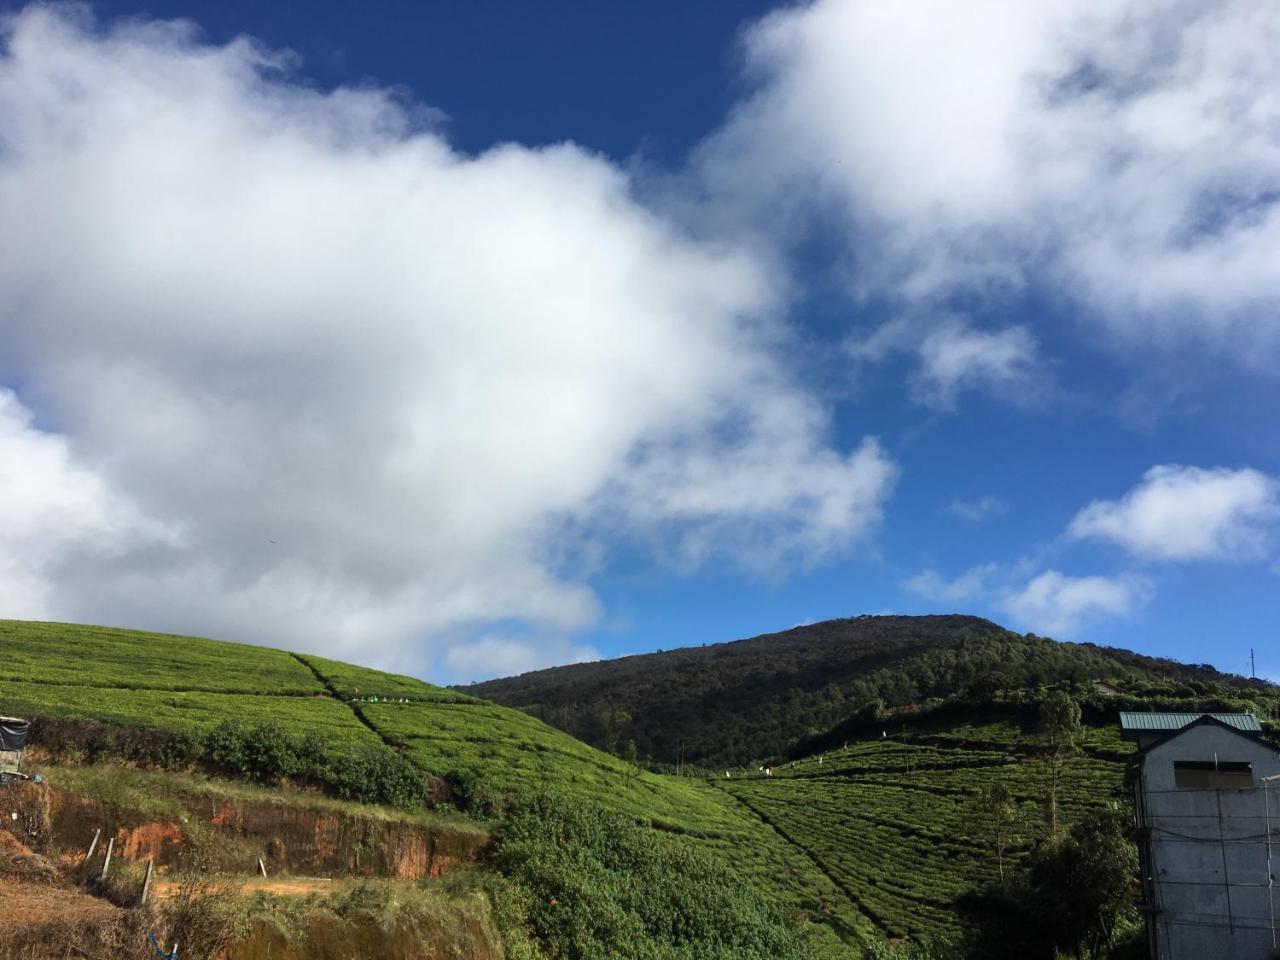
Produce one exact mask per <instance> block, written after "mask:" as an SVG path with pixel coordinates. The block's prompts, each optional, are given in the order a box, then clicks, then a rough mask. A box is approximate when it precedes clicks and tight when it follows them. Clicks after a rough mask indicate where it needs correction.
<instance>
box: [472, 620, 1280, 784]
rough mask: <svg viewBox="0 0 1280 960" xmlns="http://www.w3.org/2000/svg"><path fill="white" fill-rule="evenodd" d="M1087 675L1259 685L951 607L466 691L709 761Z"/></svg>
mask: <svg viewBox="0 0 1280 960" xmlns="http://www.w3.org/2000/svg"><path fill="white" fill-rule="evenodd" d="M1094 680H1105V681H1107V682H1108V686H1109V687H1112V688H1114V689H1118V690H1121V691H1122V692H1124V693H1126V694H1131V695H1132V696H1134V697H1136V698H1137V699H1138V700H1140V701H1141V700H1143V698H1147V697H1156V698H1157V699H1159V700H1160V701H1161V702H1169V703H1177V704H1183V703H1187V704H1190V703H1194V702H1196V701H1198V700H1204V699H1213V700H1215V701H1217V700H1223V699H1226V700H1230V699H1232V698H1248V697H1250V696H1253V695H1254V694H1255V693H1257V691H1259V690H1260V689H1263V688H1262V687H1260V686H1259V685H1258V684H1257V682H1253V681H1248V680H1245V679H1244V678H1240V677H1234V676H1230V675H1227V674H1221V673H1219V672H1218V671H1216V670H1214V669H1213V668H1212V667H1207V666H1188V665H1185V664H1180V663H1176V662H1174V661H1171V660H1162V659H1158V658H1153V657H1146V656H1142V655H1140V654H1136V653H1132V652H1131V651H1127V650H1120V649H1114V648H1102V647H1095V646H1092V645H1089V644H1071V643H1059V642H1056V641H1053V640H1049V639H1046V638H1043V637H1035V636H1032V635H1027V636H1022V635H1019V634H1016V633H1012V632H1010V631H1008V630H1005V629H1004V628H1003V627H1001V626H999V625H998V624H995V623H992V622H991V621H989V620H984V619H981V618H979V617H970V616H961V615H950V616H923V617H899V616H883V617H872V616H861V617H853V618H848V619H843V620H830V621H826V622H823V623H815V624H811V625H806V626H801V627H796V628H794V629H792V630H785V631H782V632H780V633H771V634H765V635H763V636H758V637H753V638H750V639H746V640H737V641H732V642H728V643H716V644H710V645H706V646H702V647H691V648H686V649H681V650H669V651H665V652H659V653H650V654H643V655H639V656H630V657H621V658H618V659H616V660H603V661H599V662H595V663H581V664H573V665H570V666H564V667H553V668H551V669H547V670H539V671H536V672H533V673H526V674H523V675H521V676H518V677H510V678H505V679H500V680H489V681H485V682H483V683H477V684H473V685H471V686H469V687H465V688H462V689H464V690H465V691H466V692H468V693H472V694H476V695H478V696H482V697H485V698H487V699H489V700H493V701H495V702H497V703H502V704H505V705H507V706H512V707H516V708H519V709H521V710H524V711H526V712H528V713H530V714H532V715H534V716H536V717H539V718H541V719H543V720H545V721H546V722H547V723H550V724H552V725H553V726H556V727H558V728H560V729H562V730H565V731H567V732H569V733H572V734H573V735H574V736H575V737H577V738H579V739H581V740H583V741H585V742H587V743H591V744H594V745H596V746H599V747H605V746H608V745H609V743H608V741H610V740H612V741H615V742H616V743H617V744H619V745H621V744H624V743H625V742H626V741H627V740H634V741H635V742H636V746H637V749H638V751H639V753H640V755H641V756H645V757H649V758H650V759H651V760H652V761H653V762H655V763H659V764H671V763H674V762H675V760H676V757H677V749H679V751H680V754H681V756H682V757H683V759H684V761H685V762H692V763H698V764H703V765H705V766H707V767H711V768H715V767H725V766H733V765H741V764H749V763H752V762H753V761H758V760H762V759H768V758H781V757H783V756H786V755H788V754H789V753H791V752H793V751H794V750H795V749H796V747H797V745H798V744H799V743H800V742H801V741H802V740H803V738H806V737H813V736H814V735H819V734H821V733H822V732H823V731H826V730H829V729H830V728H832V727H834V726H836V725H838V724H841V723H843V722H845V721H847V720H848V719H849V718H850V717H851V716H852V715H854V714H855V713H857V712H858V711H860V710H866V709H868V708H872V709H874V708H875V707H876V706H878V705H883V706H885V707H888V708H890V709H892V708H899V707H906V706H909V705H913V704H920V703H923V702H925V701H927V700H930V699H934V698H941V699H946V698H965V699H967V700H971V701H975V702H980V701H983V700H987V699H990V697H991V696H993V695H996V694H998V693H1000V692H1002V691H1017V690H1025V689H1028V688H1031V689H1034V688H1036V687H1038V686H1040V685H1043V684H1053V683H1061V682H1086V681H1094ZM1273 689H1274V688H1273ZM1118 708H1119V707H1118V706H1117V707H1116V709H1118ZM621 715H625V716H621ZM620 720H625V723H619V721H620Z"/></svg>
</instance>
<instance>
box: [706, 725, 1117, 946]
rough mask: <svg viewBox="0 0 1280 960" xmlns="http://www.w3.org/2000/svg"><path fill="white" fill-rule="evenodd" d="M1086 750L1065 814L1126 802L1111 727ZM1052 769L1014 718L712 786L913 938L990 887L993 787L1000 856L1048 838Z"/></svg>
mask: <svg viewBox="0 0 1280 960" xmlns="http://www.w3.org/2000/svg"><path fill="white" fill-rule="evenodd" d="M1082 746H1083V749H1084V753H1083V755H1081V756H1078V757H1072V758H1070V759H1068V760H1066V761H1065V763H1064V770H1063V773H1062V782H1061V786H1060V789H1059V804H1060V808H1061V813H1060V815H1061V817H1062V819H1063V820H1064V821H1065V822H1067V823H1070V821H1071V820H1072V819H1073V818H1074V817H1076V816H1078V815H1080V814H1081V813H1082V812H1083V811H1084V810H1085V809H1086V808H1088V807H1091V806H1098V805H1106V804H1112V803H1121V802H1122V801H1123V765H1122V759H1123V757H1124V756H1125V755H1126V754H1127V753H1128V752H1129V751H1130V750H1131V749H1132V748H1131V747H1130V746H1129V745H1128V744H1126V743H1124V742H1123V741H1121V740H1120V739H1119V734H1118V731H1117V730H1114V729H1112V728H1109V727H1096V728H1086V734H1085V736H1084V738H1083V740H1082ZM1048 776H1049V771H1048V766H1047V764H1046V763H1045V762H1044V761H1043V760H1042V759H1041V758H1040V756H1039V750H1038V747H1037V745H1036V743H1035V738H1034V735H1033V734H1031V733H1030V732H1029V731H1027V730H1024V729H1023V728H1022V727H1021V726H1019V725H1018V724H1017V723H1015V722H1013V721H996V722H991V723H986V724H981V725H976V726H975V725H964V726H959V727H954V728H951V729H927V728H924V729H918V730H910V729H909V730H906V731H899V732H898V734H897V735H896V736H893V737H891V738H889V737H887V738H883V739H879V740H867V741H859V742H854V743H850V744H849V745H848V746H847V748H845V749H840V750H836V751H833V752H831V753H828V754H826V755H824V756H823V757H822V758H821V762H819V758H818V757H816V756H815V757H810V758H806V759H805V760H802V761H798V762H796V763H792V764H788V765H787V766H784V767H782V768H779V769H777V770H775V771H774V776H773V777H770V778H765V777H762V776H753V777H749V778H747V779H738V780H728V781H723V782H721V781H717V783H718V786H719V787H720V788H721V789H723V790H725V791H727V792H728V793H730V794H731V795H732V796H734V797H736V798H737V799H738V800H740V801H741V802H742V803H743V804H744V805H746V806H747V807H749V808H750V809H751V810H752V811H754V812H755V813H756V814H757V815H759V816H760V817H761V818H762V819H763V820H764V821H765V822H767V823H769V824H770V825H772V826H773V827H774V828H775V829H776V830H777V831H778V832H779V833H781V834H782V835H783V836H785V837H786V838H787V840H789V841H790V842H791V843H793V844H794V845H796V846H797V847H798V848H800V849H802V850H804V851H805V852H806V853H807V854H808V855H809V856H810V857H811V858H812V860H813V861H814V863H815V864H817V865H818V866H820V868H821V869H822V870H823V871H824V872H825V873H826V874H827V875H828V876H829V877H830V878H831V879H832V880H833V881H834V882H836V883H837V884H838V885H839V886H840V887H841V888H842V889H844V890H845V891H846V892H848V894H849V896H850V897H851V898H852V899H854V900H855V901H856V902H857V904H858V906H859V909H860V910H861V911H862V912H863V913H864V914H865V915H866V916H867V917H868V918H869V919H870V920H871V921H872V922H874V924H875V925H876V927H877V928H878V929H879V930H880V931H882V932H883V933H885V934H887V935H889V936H892V937H910V938H913V939H921V938H927V937H931V936H946V935H949V934H952V933H954V932H956V930H957V920H956V914H955V912H954V903H955V900H956V898H957V897H959V896H960V895H962V894H964V893H966V892H968V891H970V890H973V889H975V888H977V887H980V886H981V885H983V884H984V883H987V882H989V881H993V880H994V879H995V877H996V862H995V856H994V853H993V844H992V841H991V838H990V820H989V815H988V813H987V811H986V810H985V809H984V808H983V807H982V805H981V804H980V802H979V801H978V793H979V790H980V789H981V788H983V787H984V786H989V785H991V784H995V783H1000V784H1003V785H1005V786H1006V787H1007V788H1008V789H1009V791H1010V792H1011V793H1012V794H1013V796H1014V799H1015V801H1016V814H1015V823H1014V824H1013V825H1012V827H1011V829H1010V836H1011V843H1010V847H1009V850H1008V852H1007V856H1009V857H1010V858H1012V859H1014V860H1016V859H1018V858H1019V857H1022V856H1025V855H1026V853H1027V852H1028V851H1029V850H1030V849H1031V848H1032V846H1033V844H1034V843H1035V842H1036V841H1037V840H1038V839H1039V838H1042V837H1043V836H1044V835H1045V826H1044V810H1043V798H1044V796H1045V793H1046V788H1047V782H1048Z"/></svg>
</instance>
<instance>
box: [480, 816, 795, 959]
mask: <svg viewBox="0 0 1280 960" xmlns="http://www.w3.org/2000/svg"><path fill="white" fill-rule="evenodd" d="M495 845H496V848H497V852H496V855H495V858H494V866H495V867H496V868H497V869H498V871H499V872H500V873H501V874H502V876H503V877H504V879H505V881H506V882H505V883H504V884H502V885H500V886H499V887H498V890H499V902H500V903H502V904H503V905H504V906H505V908H506V912H507V913H508V915H509V916H510V915H514V916H515V917H516V918H518V922H517V923H515V924H509V926H508V929H511V928H514V929H515V930H518V931H522V933H521V934H520V935H517V936H514V937H509V938H508V942H507V950H508V954H509V955H510V956H511V957H513V958H516V960H544V958H545V960H550V958H556V960H590V958H597V957H609V958H612V960H668V958H670V960H678V958H690V960H692V958H695V957H696V958H698V960H756V958H758V960H800V958H803V957H810V956H812V952H811V950H810V949H809V948H808V946H807V945H806V940H807V936H806V934H805V932H804V931H802V930H801V929H800V928H799V927H798V926H797V925H796V923H795V922H794V920H792V919H791V918H789V917H787V916H786V915H784V914H783V913H781V912H779V911H778V910H777V908H776V907H775V906H774V905H773V904H771V903H770V902H769V901H768V900H767V899H766V898H765V897H764V896H762V895H761V893H760V892H758V891H756V890H753V889H752V888H750V887H747V886H743V885H742V884H741V883H739V882H738V881H737V878H736V877H735V876H734V875H733V874H732V873H731V872H729V870H728V869H727V868H726V866H725V865H724V863H723V862H721V861H720V860H718V859H717V858H715V857H712V856H709V855H708V854H707V853H706V852H705V851H703V850H700V849H698V848H696V847H693V846H691V845H690V844H688V843H682V842H680V841H679V840H678V838H675V837H666V836H662V835H654V833H653V832H652V831H650V830H645V829H642V828H641V827H639V826H637V825H636V823H635V821H634V820H631V819H630V818H625V817H619V816H616V815H611V814H605V815H603V816H601V815H598V814H596V813H594V812H592V811H590V810H588V809H584V808H583V806H582V805H581V804H579V803H574V802H570V801H566V800H563V799H548V798H543V799H539V800H536V801H533V802H530V803H528V804H526V805H523V806H521V807H520V808H519V809H518V810H516V811H514V812H513V813H512V815H511V816H510V817H508V818H507V819H506V821H504V823H503V824H502V826H501V828H500V829H499V831H498V833H497V835H496V837H495ZM523 931H527V933H523Z"/></svg>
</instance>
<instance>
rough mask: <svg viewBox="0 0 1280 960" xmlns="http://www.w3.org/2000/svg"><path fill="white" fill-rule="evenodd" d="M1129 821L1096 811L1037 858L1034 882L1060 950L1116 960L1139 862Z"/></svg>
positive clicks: (1032, 879)
mask: <svg viewBox="0 0 1280 960" xmlns="http://www.w3.org/2000/svg"><path fill="white" fill-rule="evenodd" d="M1124 828H1125V818H1124V816H1123V815H1122V814H1120V813H1119V812H1117V811H1112V810H1097V811H1094V812H1092V813H1090V814H1089V815H1088V816H1087V817H1086V818H1085V819H1084V820H1082V821H1081V822H1080V823H1078V824H1076V825H1075V826H1074V827H1072V829H1071V833H1070V834H1069V835H1068V836H1067V837H1066V838H1064V839H1062V840H1060V841H1058V842H1056V843H1052V844H1048V845H1046V846H1045V847H1044V848H1043V849H1042V850H1041V852H1040V853H1039V854H1037V856H1036V857H1035V858H1034V859H1033V861H1032V864H1031V870H1030V883H1031V887H1032V889H1033V890H1035V891H1036V893H1037V894H1038V895H1039V897H1038V898H1039V900H1040V903H1041V904H1042V905H1043V909H1044V921H1045V925H1046V929H1047V930H1048V931H1049V932H1050V934H1051V935H1052V937H1053V939H1054V941H1055V943H1056V944H1057V946H1058V947H1060V948H1062V949H1066V950H1072V951H1074V952H1076V953H1077V954H1078V953H1079V952H1080V950H1081V949H1082V948H1083V949H1084V950H1086V951H1087V952H1088V954H1089V955H1090V956H1097V955H1098V953H1099V951H1100V950H1101V949H1102V948H1104V947H1105V948H1106V951H1107V956H1114V954H1115V948H1116V939H1115V931H1116V924H1117V922H1118V921H1119V919H1120V917H1121V915H1122V914H1123V913H1125V912H1126V911H1128V910H1130V909H1131V908H1132V906H1133V903H1134V899H1135V887H1136V884H1135V879H1134V878H1135V875H1136V874H1137V869H1138V858H1137V854H1136V852H1135V850H1134V847H1133V844H1132V843H1130V842H1129V841H1128V840H1127V839H1126V837H1125V835H1124Z"/></svg>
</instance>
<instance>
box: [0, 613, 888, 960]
mask: <svg viewBox="0 0 1280 960" xmlns="http://www.w3.org/2000/svg"><path fill="white" fill-rule="evenodd" d="M0 662H3V663H4V664H5V667H4V668H3V670H0V714H7V715H20V716H27V717H34V718H39V719H40V720H43V721H46V723H45V726H46V728H48V729H53V728H55V727H56V728H57V730H58V732H59V733H61V732H63V731H64V730H65V729H66V728H67V727H68V726H69V727H71V728H72V729H75V728H76V725H77V724H81V725H86V729H92V728H94V727H102V728H103V729H104V730H105V733H103V734H100V735H99V736H98V738H97V740H95V741H94V742H93V744H91V747H92V751H91V752H92V758H93V759H104V758H107V755H105V754H103V753H102V752H101V751H102V750H111V749H120V750H122V755H123V756H125V757H126V758H127V759H131V760H137V759H139V755H138V754H137V753H136V752H129V750H127V749H125V748H126V747H127V745H128V741H129V738H130V736H131V734H130V733H129V732H130V731H139V732H140V733H141V735H142V736H143V738H144V739H145V736H146V735H147V734H148V732H150V733H152V734H156V735H163V736H165V737H177V738H179V739H180V740H181V742H182V743H183V744H186V747H185V750H184V751H180V752H179V753H177V754H173V753H172V751H170V752H169V753H165V752H163V751H160V752H155V751H152V752H151V753H145V754H144V755H142V757H141V759H142V760H144V761H146V762H151V763H153V764H154V762H156V761H157V758H159V760H160V762H167V761H168V760H169V758H170V757H173V756H176V758H177V765H178V766H181V765H182V764H184V763H186V762H189V761H191V760H192V759H193V757H195V754H193V752H192V751H196V753H199V752H200V751H203V752H204V753H205V754H206V755H208V754H214V755H216V756H217V757H224V756H227V757H233V758H240V759H236V760H235V761H234V762H235V763H237V764H240V763H243V764H244V766H243V768H242V769H241V768H240V767H238V766H237V767H235V768H234V771H233V772H237V773H239V774H242V775H244V776H246V777H248V778H250V779H259V780H263V781H266V782H270V781H272V780H274V779H276V778H277V777H280V776H288V777H289V778H291V779H297V778H298V770H301V771H302V779H304V780H305V779H308V778H310V779H312V780H313V781H314V782H319V783H320V785H322V786H327V787H329V788H331V790H330V792H334V793H336V794H337V795H338V796H343V797H348V798H352V799H372V800H377V801H379V802H398V800H397V798H396V796H394V795H389V796H383V795H382V794H380V793H377V792H373V793H372V794H365V793H361V792H359V791H356V792H352V789H351V788H352V784H350V783H344V782H343V781H344V779H362V778H363V779H372V780H379V779H384V778H385V779H393V778H401V779H403V773H404V770H403V764H405V763H411V764H412V765H413V766H414V768H415V769H418V770H421V771H422V772H423V773H427V774H430V775H432V776H434V777H437V778H441V779H442V780H444V781H446V782H448V783H449V784H451V785H452V787H453V790H454V791H455V801H456V802H459V803H460V804H461V805H462V806H464V808H466V809H468V810H470V811H471V812H472V813H473V814H475V815H476V816H478V817H480V818H487V819H493V818H500V817H502V816H503V815H504V811H506V810H508V809H515V808H518V807H520V806H522V805H525V804H528V803H532V802H537V800H538V798H539V797H541V796H542V795H543V794H544V793H549V794H553V795H555V796H557V797H561V798H565V799H566V800H567V801H568V802H569V803H571V804H573V805H575V806H576V807H578V808H580V809H583V810H591V809H599V810H602V811H607V812H609V813H612V814H615V815H621V816H625V817H627V818H629V819H630V820H632V821H633V822H638V823H640V824H643V825H647V826H651V827H653V828H656V829H657V830H660V831H661V832H662V834H663V835H664V836H665V837H666V838H667V839H666V840H664V841H663V842H664V843H665V844H667V845H668V846H670V844H676V845H677V846H681V845H684V846H687V847H688V849H689V851H690V855H693V856H698V857H711V858H712V859H713V860H715V862H717V863H719V864H722V865H723V869H724V870H725V871H726V872H727V874H728V875H730V876H733V877H735V878H737V881H738V882H740V883H741V884H742V885H743V889H750V890H754V891H757V892H758V893H759V894H760V895H761V896H764V897H765V898H766V899H767V900H768V901H769V902H771V903H773V904H776V905H777V906H778V908H779V909H781V910H783V911H784V913H785V915H786V916H788V917H789V918H790V920H791V921H792V922H796V923H799V924H800V925H801V926H800V929H803V930H805V931H806V934H807V936H806V941H808V940H812V943H811V944H810V949H811V952H812V953H814V955H817V956H830V957H837V956H849V955H850V951H851V948H850V947H849V946H848V943H849V942H854V943H856V942H858V941H859V940H860V939H861V937H863V936H864V935H866V934H868V933H870V932H871V927H870V925H869V924H868V923H867V921H866V919H865V917H863V916H862V914H861V913H859V911H858V910H857V909H856V908H855V907H854V904H853V902H852V901H851V900H850V898H849V896H848V895H847V894H846V893H845V892H843V891H842V890H840V889H839V887H838V886H837V885H836V884H835V883H833V882H832V881H831V879H830V878H828V877H827V876H825V875H824V874H823V873H822V871H821V870H819V869H817V867H816V866H815V864H814V862H813V860H812V858H811V857H810V856H809V854H808V853H807V852H805V851H804V850H802V849H798V848H796V847H794V846H792V845H791V844H789V843H787V842H786V840H785V839H783V837H782V836H781V835H780V834H779V833H778V832H777V831H775V830H773V829H772V828H770V827H769V826H767V825H766V824H765V823H764V822H763V821H762V820H761V819H760V817H759V816H758V815H756V814H755V813H754V812H752V810H751V809H750V808H749V807H747V806H746V805H744V804H742V803H741V802H739V801H738V800H737V799H735V798H733V797H731V796H729V795H727V794H725V793H723V792H722V791H719V790H717V789H716V788H715V787H714V786H712V785H711V784H709V783H707V782H706V781H705V780H701V779H697V778H691V777H685V778H675V777H668V776H662V775H659V774H655V773H650V772H648V771H645V770H642V769H640V768H639V767H637V766H634V765H632V764H629V763H627V762H625V761H623V760H621V759H619V758H618V757H614V756H612V755H610V754H607V753H604V752H603V751H600V750H596V749H595V748H593V747H589V746H587V745H586V744H583V743H581V742H580V741H578V740H575V739H574V738H572V737H570V736H569V735H567V734H565V733H562V732H561V731H558V730H556V729H554V728H552V727H549V726H547V725H546V724H544V723H542V722H541V721H539V720H536V719H534V718H532V717H530V716H528V715H526V714H524V713H521V712H519V711H516V710H512V709H509V708H506V707H499V706H497V705H494V704H491V703H489V702H487V701H484V700H480V699H478V698H476V697H471V696H467V695H466V694H462V693H458V692H456V691H453V690H447V689H443V688H440V687H436V686H433V685H431V684H428V683H424V682H422V681H420V680H415V679H413V678H412V677H404V676H395V675H391V674H386V673H381V672H379V671H376V670H370V669H367V668H363V667H358V666H354V665H350V664H344V663H339V662H336V661H332V660H328V659H325V658H322V657H315V656H310V655H295V654H292V653H288V652H285V651H281V650H272V649H267V648H262V647H251V646H243V645H238V644H230V643H223V642H219V641H214V640H204V639H199V638H191V637H174V636H169V635H164V634H155V633H143V632H137V631H128V630H116V629H108V628H101V627H90V626H78V625H70V624H50V623H28V622H20V621H0ZM48 721H53V723H49V722H48ZM38 727H39V724H37V728H38ZM279 738H283V739H284V741H285V743H284V744H283V747H281V744H279V743H274V742H272V743H271V744H269V746H270V749H271V750H279V749H284V751H285V753H286V754H287V752H288V749H289V744H290V743H292V744H293V745H294V746H295V747H296V746H297V745H298V744H299V743H300V742H302V741H304V740H305V741H307V742H316V741H318V742H321V743H323V744H326V745H327V747H332V748H335V749H337V750H339V751H340V753H339V754H338V755H337V757H336V758H327V759H326V758H321V761H319V764H318V765H319V767H321V768H323V769H322V771H321V773H319V774H317V773H316V772H315V769H314V768H315V766H316V764H312V765H305V764H304V765H303V766H302V767H290V766H288V765H287V764H285V765H283V766H271V764H272V763H275V762H276V761H275V760H274V759H273V757H272V756H267V757H266V758H262V757H256V758H255V757H250V758H249V759H248V760H247V761H245V760H243V758H242V754H244V753H245V752H246V751H248V752H249V753H253V752H254V751H255V750H258V749H260V748H262V749H265V747H264V744H263V743H262V741H274V740H276V739H279ZM308 738H310V739H308ZM37 740H38V737H37ZM103 743H105V744H106V746H103ZM341 751H346V752H345V753H343V752H341ZM269 752H270V751H268V753H269ZM379 753H381V755H382V756H383V759H382V760H378V759H377V758H378V754H379ZM352 756H356V757H359V758H360V760H361V762H359V763H354V764H353V763H352V762H351V761H350V757H352ZM326 777H328V778H330V779H329V781H328V782H326ZM853 955H857V954H856V951H855V952H854V953H853Z"/></svg>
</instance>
